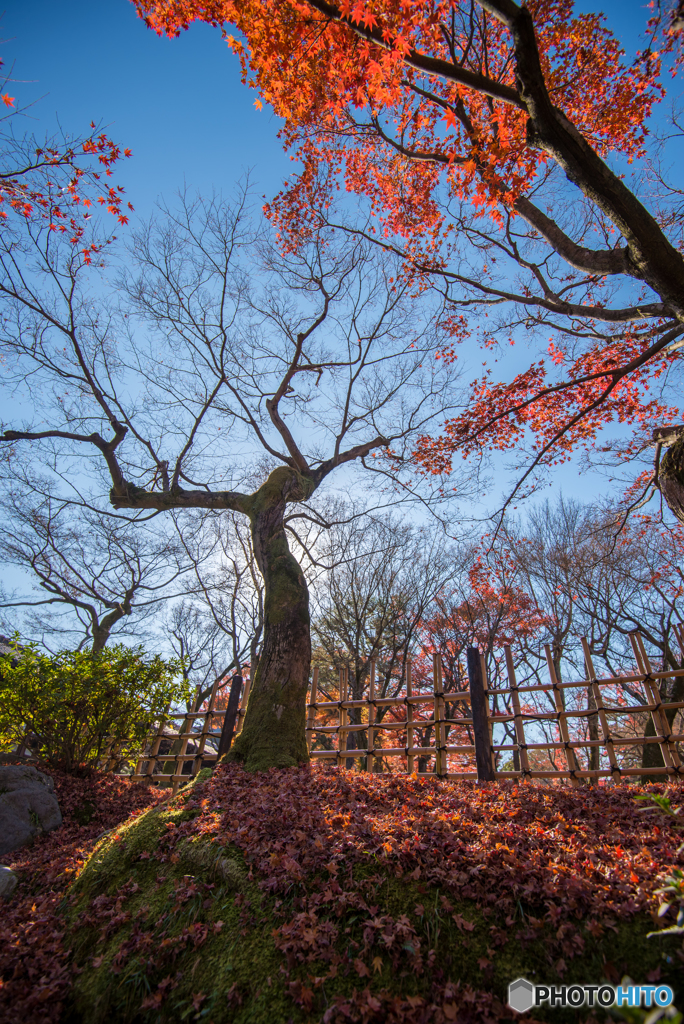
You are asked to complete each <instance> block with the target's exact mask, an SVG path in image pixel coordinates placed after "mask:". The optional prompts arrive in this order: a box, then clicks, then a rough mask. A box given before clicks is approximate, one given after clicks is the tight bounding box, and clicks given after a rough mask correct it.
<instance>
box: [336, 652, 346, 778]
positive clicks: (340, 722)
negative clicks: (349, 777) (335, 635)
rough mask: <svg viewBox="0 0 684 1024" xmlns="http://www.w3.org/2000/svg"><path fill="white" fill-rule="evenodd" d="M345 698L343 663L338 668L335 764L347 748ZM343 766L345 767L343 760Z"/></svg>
mask: <svg viewBox="0 0 684 1024" xmlns="http://www.w3.org/2000/svg"><path fill="white" fill-rule="evenodd" d="M346 699H347V666H346V665H343V666H342V667H341V668H340V708H339V715H338V718H337V764H338V766H339V765H341V764H342V755H343V754H344V753H345V752H346V750H347V732H346V729H345V726H346V724H347V717H348V716H347V709H346V708H345V707H343V704H344V702H345V701H346ZM344 767H345V768H346V767H347V762H346V760H345V763H344Z"/></svg>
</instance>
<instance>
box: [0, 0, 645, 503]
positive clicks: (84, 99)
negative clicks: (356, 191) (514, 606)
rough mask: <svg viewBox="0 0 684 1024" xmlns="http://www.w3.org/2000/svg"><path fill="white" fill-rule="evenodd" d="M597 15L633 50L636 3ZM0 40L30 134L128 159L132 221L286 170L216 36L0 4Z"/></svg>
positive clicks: (571, 483)
mask: <svg viewBox="0 0 684 1024" xmlns="http://www.w3.org/2000/svg"><path fill="white" fill-rule="evenodd" d="M598 6H599V4H596V5H594V4H593V3H592V2H591V0H581V2H580V3H579V4H578V7H579V8H580V9H583V10H596V9H597V7H598ZM601 9H602V10H604V12H605V13H606V15H607V18H608V24H609V26H610V27H611V28H612V29H613V30H614V31H615V32H616V34H618V35H619V36H620V37H621V38H622V40H623V43H624V45H625V46H626V47H627V49H628V51H630V50H631V51H633V50H634V48H635V47H636V46H638V43H639V32H640V31H641V29H642V27H643V25H644V24H645V21H646V17H647V9H646V5H645V3H642V2H639V0H610V2H607V3H606V2H604V3H603V4H602V5H601ZM0 35H1V36H2V38H3V39H4V40H5V43H4V44H3V46H2V49H1V50H0V55H2V56H3V57H4V60H5V63H6V66H8V65H10V64H11V63H12V61H14V78H15V79H17V81H16V82H15V83H13V84H12V85H11V87H10V89H9V91H10V94H11V95H13V96H16V98H17V104H18V105H24V104H26V103H28V102H31V101H33V100H38V101H39V102H38V103H37V104H36V105H35V107H34V108H33V109H32V110H31V111H30V112H29V113H30V114H31V116H32V117H34V118H35V121H34V124H33V129H34V130H35V131H36V132H37V133H38V134H41V132H43V131H44V130H45V129H46V128H50V127H54V125H55V124H56V119H57V118H59V121H60V122H61V124H62V126H63V128H64V129H66V130H67V131H70V132H74V133H81V132H86V131H87V130H88V125H89V123H90V121H92V120H95V121H97V122H102V123H103V124H104V125H107V126H108V133H109V134H110V136H111V137H112V138H113V139H115V140H116V141H117V142H119V143H120V144H121V145H122V146H127V147H130V148H131V149H132V151H133V158H132V159H131V160H128V161H125V163H124V164H123V166H121V167H120V168H119V169H117V170H116V172H115V179H114V180H115V183H116V184H122V185H124V187H125V188H126V191H127V198H128V199H129V200H130V201H131V202H132V203H133V204H134V206H135V208H136V212H137V213H138V214H140V215H142V216H146V215H148V214H149V213H150V212H151V209H152V206H153V203H154V201H155V199H156V198H157V196H159V195H160V194H164V195H165V196H167V197H170V196H171V195H172V193H173V192H174V191H176V190H177V189H178V188H180V187H181V186H182V184H183V181H184V180H185V181H187V183H188V185H190V186H193V187H195V188H198V189H199V190H200V191H208V190H211V189H212V188H217V189H221V188H223V189H225V190H226V191H227V192H230V191H231V188H232V185H233V182H234V181H235V180H236V179H237V178H238V177H240V175H241V174H243V173H244V172H245V171H246V170H248V169H252V170H253V172H254V179H253V180H254V184H255V186H256V190H257V194H258V195H262V194H263V195H266V196H267V197H269V198H270V197H272V196H273V195H274V194H275V193H276V192H277V191H278V189H279V188H280V185H281V183H282V180H283V178H284V177H285V176H286V175H287V174H288V173H289V172H290V170H291V168H292V164H291V163H290V160H289V157H288V156H287V155H286V154H284V153H283V149H282V145H281V143H280V142H279V140H278V139H277V138H276V133H277V130H278V121H277V119H276V118H274V116H273V115H272V114H271V112H270V111H269V110H268V109H267V108H266V107H265V108H264V109H263V110H262V111H257V110H256V109H255V108H254V100H255V98H256V93H255V92H254V91H252V90H249V89H247V88H246V87H245V86H243V85H242V84H241V82H240V73H239V65H238V61H237V59H236V58H235V57H234V56H233V55H232V54H231V53H230V52H229V51H228V48H227V46H226V45H225V43H224V42H223V41H222V39H221V34H220V32H219V31H217V30H216V29H212V28H210V27H208V26H206V25H200V24H195V25H193V26H192V27H191V29H190V31H189V32H184V33H182V34H181V36H180V38H179V39H176V40H169V39H164V38H159V37H158V36H156V35H155V34H154V33H153V32H150V31H149V30H148V29H147V28H146V27H145V25H144V23H143V22H142V21H141V20H140V19H139V18H138V17H137V16H136V12H135V9H134V7H133V5H132V4H131V3H130V2H129V0H9V3H8V6H7V7H6V9H5V14H4V17H3V19H2V30H1V32H0ZM41 97H42V98H41ZM27 127H28V125H27ZM578 483H579V481H578V477H577V470H576V468H574V467H573V466H572V465H570V466H565V467H563V469H562V470H560V471H559V473H558V474H555V475H554V479H553V487H554V490H555V489H556V488H557V487H559V486H562V487H563V488H564V489H565V490H566V491H567V490H569V491H570V492H573V493H574V491H575V490H576V488H577V486H578ZM608 486H609V484H608V481H607V480H606V476H605V475H603V474H600V475H599V474H589V475H583V477H582V481H581V491H582V497H584V498H589V497H591V496H592V495H593V494H597V493H599V492H601V491H605V490H606V489H607V488H608ZM550 493H553V492H550V491H548V490H547V491H546V494H550Z"/></svg>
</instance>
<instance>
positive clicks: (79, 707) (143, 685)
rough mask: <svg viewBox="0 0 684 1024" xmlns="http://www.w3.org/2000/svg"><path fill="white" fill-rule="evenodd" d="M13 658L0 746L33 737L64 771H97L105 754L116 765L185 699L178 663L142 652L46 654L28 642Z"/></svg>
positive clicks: (1, 678)
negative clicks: (167, 711) (157, 721)
mask: <svg viewBox="0 0 684 1024" xmlns="http://www.w3.org/2000/svg"><path fill="white" fill-rule="evenodd" d="M12 660H14V662H15V663H14V664H11V663H10V658H7V659H2V663H1V664H0V746H1V747H2V749H4V750H12V749H15V748H16V747H17V746H18V745H19V744H20V743H21V742H22V741H23V740H24V739H25V738H26V737H27V735H30V737H31V742H30V745H31V749H32V750H33V751H34V752H35V753H36V754H38V755H39V756H40V757H41V758H43V759H44V760H46V761H47V762H48V763H49V764H50V765H51V766H52V767H54V768H60V769H62V770H63V771H66V772H73V771H76V770H78V769H79V768H82V767H88V766H91V767H95V766H96V765H98V764H99V763H100V762H101V761H102V760H103V758H104V757H105V755H107V756H108V757H109V756H111V757H115V758H116V765H115V767H121V765H123V764H124V763H125V761H126V760H127V759H128V758H130V757H134V756H135V755H136V754H137V753H138V751H139V750H140V747H141V745H142V743H143V742H144V740H145V737H146V735H147V733H148V731H149V729H150V725H151V723H152V722H153V721H155V720H157V719H159V718H160V717H162V716H163V715H164V712H165V711H166V709H167V706H168V704H169V703H171V704H175V703H177V702H179V701H183V700H185V699H186V697H187V686H186V684H185V683H183V682H182V681H178V682H176V681H175V676H176V675H177V674H178V673H179V670H180V663H179V662H178V661H163V660H162V659H161V658H160V657H158V656H156V655H155V657H154V658H152V659H148V658H146V657H145V654H144V651H143V649H142V648H141V647H139V648H135V649H130V648H127V647H124V646H123V645H122V644H118V645H117V646H115V647H110V648H107V649H105V650H104V651H102V652H101V653H100V654H96V655H93V654H91V653H90V651H61V652H60V653H59V654H56V655H49V654H42V653H40V651H39V650H38V649H37V647H36V646H35V645H29V646H27V647H24V648H22V649H19V647H17V648H16V654H15V655H14V659H12ZM110 751H111V753H110Z"/></svg>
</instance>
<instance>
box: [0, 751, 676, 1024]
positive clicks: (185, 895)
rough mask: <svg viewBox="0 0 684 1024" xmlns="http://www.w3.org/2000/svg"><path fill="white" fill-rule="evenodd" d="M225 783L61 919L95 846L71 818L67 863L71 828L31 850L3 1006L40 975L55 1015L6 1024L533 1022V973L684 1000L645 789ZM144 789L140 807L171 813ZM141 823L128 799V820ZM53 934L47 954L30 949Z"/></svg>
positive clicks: (234, 774) (663, 857)
mask: <svg viewBox="0 0 684 1024" xmlns="http://www.w3.org/2000/svg"><path fill="white" fill-rule="evenodd" d="M207 775H208V773H202V777H201V778H200V780H199V781H198V782H197V783H196V784H194V785H193V786H191V787H188V788H187V789H186V790H185V791H182V792H181V793H180V794H179V795H178V797H176V798H175V799H173V800H170V801H167V802H164V803H161V804H158V805H157V806H156V807H154V808H152V809H151V810H150V811H149V812H148V813H146V814H143V815H140V814H138V815H137V816H136V817H134V818H133V819H130V820H128V821H126V822H125V823H124V824H123V825H121V827H119V828H117V829H115V830H114V831H113V832H112V833H111V834H109V835H108V836H105V837H104V838H103V839H102V840H101V841H100V843H99V844H98V846H97V848H96V850H95V852H94V854H93V856H92V858H91V859H90V861H89V862H88V864H87V865H86V867H85V868H84V870H82V871H81V873H80V876H79V878H78V879H77V881H75V882H74V883H73V885H72V886H71V887H70V891H69V894H68V897H67V899H65V900H64V901H63V904H62V908H61V914H62V916H60V914H59V912H58V911H59V907H58V906H57V904H58V902H59V899H60V896H61V894H62V893H63V892H64V886H65V877H64V873H65V872H68V871H69V869H70V873H71V876H73V874H74V873H75V871H76V870H78V868H79V867H80V864H81V863H82V861H83V857H84V855H85V853H86V852H87V850H88V849H92V836H91V835H90V833H88V834H87V835H86V834H85V833H83V834H82V835H81V833H80V832H79V831H78V826H76V825H68V828H69V829H70V830H72V831H71V832H70V833H69V834H70V835H71V836H72V838H70V839H68V842H69V843H71V846H70V847H69V850H70V852H69V853H68V855H67V854H65V847H66V846H67V845H68V844H67V843H64V844H63V846H62V847H61V850H60V847H59V833H56V834H55V835H54V836H51V837H45V838H44V839H42V840H40V841H39V842H37V843H36V844H35V846H34V848H33V850H32V851H31V854H30V857H31V864H32V865H35V871H36V875H34V876H33V881H32V882H30V881H29V876H30V871H29V867H30V865H29V863H28V860H27V862H26V867H25V868H24V871H25V875H26V881H25V882H24V890H23V892H20V893H18V895H17V897H16V898H15V899H14V900H13V901H12V902H11V903H10V904H9V907H8V909H10V910H11V916H12V918H13V920H14V922H15V923H14V925H10V924H8V922H7V921H5V922H4V923H3V927H4V928H8V927H9V928H10V929H11V928H14V939H13V941H14V953H13V954H12V955H13V957H14V963H15V964H17V965H19V968H20V974H19V978H18V982H15V981H9V983H8V984H6V986H5V988H4V989H3V990H0V991H2V993H4V995H3V998H4V999H5V1003H4V1006H5V1012H7V1010H8V1009H9V1008H10V1007H11V1006H12V997H13V995H14V997H15V998H16V995H17V993H18V992H19V991H20V990H21V983H22V981H21V979H22V978H23V979H26V978H28V977H29V974H30V972H31V971H33V972H34V977H35V978H41V977H42V975H41V972H43V973H44V975H45V978H46V979H47V980H42V981H40V983H39V991H40V985H42V986H43V989H42V990H43V993H44V1001H43V1002H42V1003H41V1002H35V1001H34V1002H32V1003H31V1002H29V1001H27V999H25V1001H24V1002H23V1003H22V1004H21V1012H19V1013H17V1012H15V1013H14V1016H9V1017H8V1019H11V1020H18V1019H21V1020H22V1021H23V1022H26V1024H33V1022H36V1024H43V1022H45V1024H47V1022H52V1021H56V1020H60V1019H61V1020H62V1021H64V1022H69V1024H72V1022H73V1024H76V1022H81V1024H97V1022H100V1021H102V1022H104V1021H107V1022H108V1024H109V1022H121V1024H128V1022H130V1024H157V1022H163V1021H176V1020H187V1021H194V1020H197V1021H205V1022H206V1024H211V1022H214V1024H222V1022H235V1024H247V1022H249V1024H261V1022H263V1024H281V1022H282V1024H288V1022H290V1021H291V1022H293V1024H295V1022H305V1021H306V1022H309V1021H311V1022H314V1021H316V1022H318V1021H322V1022H325V1024H347V1022H362V1024H381V1022H383V1024H384V1022H385V1021H388V1022H389V1024H393V1022H397V1024H398V1022H408V1024H428V1022H430V1024H432V1022H435V1024H442V1022H449V1021H458V1022H459V1024H471V1022H472V1024H475V1022H478V1024H480V1022H484V1024H487V1022H489V1021H499V1020H506V1019H513V1018H515V1019H518V1020H520V1019H521V1018H520V1017H516V1015H514V1014H513V1013H512V1012H511V1011H508V1010H507V1009H506V1007H505V998H506V989H507V985H508V983H509V981H511V980H513V979H514V978H516V977H517V976H518V975H520V974H523V975H525V976H527V977H528V978H530V980H537V981H538V982H539V983H542V982H543V983H549V982H555V983H560V982H562V983H566V984H567V983H568V982H571V981H577V982H586V983H598V982H600V981H601V980H604V979H605V980H608V981H613V982H619V981H620V979H621V978H622V977H623V976H624V975H629V976H631V977H632V978H633V979H634V980H635V981H636V982H644V983H645V982H648V981H655V980H662V981H664V982H667V983H669V984H670V985H672V986H673V988H674V989H675V991H676V999H678V1000H679V1005H680V1006H681V1004H682V1002H683V1001H684V999H683V996H684V985H683V979H684V950H683V949H682V940H681V936H667V937H664V938H651V939H648V938H646V933H647V932H648V931H651V930H653V929H655V928H661V927H664V926H666V925H668V924H672V923H673V920H672V921H671V920H670V919H669V917H665V918H664V919H660V920H659V921H657V923H654V922H656V919H655V913H656V911H657V908H658V905H659V902H660V901H659V897H658V896H657V894H656V892H655V890H656V889H657V888H658V886H659V883H660V879H661V878H662V877H663V876H664V875H666V874H667V873H668V872H669V870H670V869H671V868H672V867H673V866H674V865H675V864H677V863H678V860H677V857H676V853H675V851H676V849H677V847H678V845H679V843H680V842H681V838H682V837H681V835H680V833H679V832H678V830H677V828H676V827H675V825H676V822H675V821H674V820H673V819H672V818H669V817H667V816H666V815H665V814H661V813H660V812H654V813H648V814H643V813H638V807H639V806H640V805H638V804H636V803H635V802H634V796H635V793H636V792H637V790H635V788H634V787H630V788H629V789H628V788H626V787H625V788H617V787H610V786H609V787H606V788H601V789H598V790H589V789H585V790H572V789H569V788H562V789H561V788H558V789H555V788H551V787H542V786H531V785H520V786H516V785H514V784H512V783H504V784H491V785H488V786H477V785H473V784H470V783H444V782H438V781H437V780H432V779H422V778H421V779H417V778H406V777H404V776H387V775H385V776H371V775H367V774H356V773H351V772H345V771H343V770H330V769H326V768H323V767H317V766H313V767H311V768H302V769H288V770H281V771H270V772H267V773H264V774H261V775H249V774H247V773H245V772H244V771H243V770H242V769H240V768H239V767H237V766H232V765H225V766H220V767H219V768H218V769H217V770H216V772H215V773H214V775H213V776H210V777H207ZM56 781H57V780H56ZM92 785H98V786H102V787H103V790H102V792H103V794H104V793H106V792H107V788H106V782H105V781H103V780H97V782H93V783H92ZM118 785H120V786H121V785H122V784H121V783H119V784H118ZM124 788H125V786H124ZM653 791H654V792H655V791H657V792H661V793H663V792H667V793H668V795H669V796H670V797H671V798H672V800H673V802H675V803H676V801H677V797H681V795H682V791H681V789H674V788H671V789H670V790H665V789H663V788H662V787H661V788H658V789H656V788H655V787H654V789H653ZM128 792H129V794H130V796H129V800H130V802H131V803H133V802H134V801H137V804H135V807H140V806H141V804H142V803H144V801H145V800H147V801H148V802H153V801H155V800H158V799H159V795H158V793H156V792H154V791H149V790H147V791H142V789H141V787H133V786H129V787H128ZM60 795H61V794H60ZM641 806H643V805H641ZM128 809H129V805H125V800H124V799H123V798H121V812H122V813H121V817H122V818H123V817H124V816H125V814H127V813H128ZM101 813H102V812H101ZM99 827H100V830H102V829H103V828H105V827H107V826H106V825H104V824H101V825H100V826H99ZM87 828H88V829H90V828H91V826H90V825H89V826H87ZM62 838H63V840H67V838H68V834H67V832H66V831H64V834H63V837H62ZM79 842H80V846H78V848H77V845H76V844H77V843H79ZM43 846H44V847H45V849H46V855H43V856H42V857H39V854H38V851H39V850H40V849H41V848H42V847H43ZM48 847H49V848H50V850H51V851H52V856H54V857H55V858H58V857H59V858H60V861H56V867H55V871H56V875H55V879H54V881H53V883H52V888H51V890H49V893H50V894H49V895H48V886H49V885H50V883H49V882H48V880H47V877H43V878H40V877H38V876H40V875H41V872H43V871H44V869H45V866H46V865H47V864H48V862H49V860H50V855H49V854H48V853H47V850H48ZM680 860H681V858H680ZM60 862H61V865H62V866H61V867H58V866H57V865H58V863H60ZM31 884H32V885H34V886H35V890H36V892H37V893H42V895H40V896H39V899H41V900H42V901H43V903H42V906H43V907H44V909H43V910H42V911H41V909H40V905H39V903H38V901H35V907H36V909H35V910H34V909H32V907H31V905H30V897H29V890H28V888H27V887H28V886H29V885H31ZM50 901H51V902H50ZM22 913H23V914H24V915H26V920H25V922H23V923H22V924H21V925H19V924H18V923H17V922H18V920H19V919H20V918H21V915H22ZM65 925H67V930H66V935H65V934H64V928H65ZM43 934H45V936H46V938H45V939H43V938H42V936H43ZM39 935H40V936H41V943H42V946H43V948H44V950H45V953H44V954H42V953H41V954H39V953H38V951H37V950H36V949H34V948H33V946H32V945H31V943H32V942H33V941H35V940H36V937H37V936H39ZM3 944H4V943H2V942H0V949H1V948H2V945H3ZM51 944H52V945H51ZM67 949H71V950H72V954H71V956H70V955H68V954H67V952H66V950H67ZM52 951H54V957H53V960H52V961H50V956H51V953H52ZM2 955H3V956H4V955H5V951H4V950H3V954H2ZM10 966H11V965H10ZM22 972H23V973H22ZM50 979H51V980H50ZM24 984H25V981H24ZM12 986H14V988H13V989H12ZM17 986H18V987H17ZM50 986H52V988H51V990H50V994H47V993H48V989H49V988H50ZM8 994H9V998H8ZM60 1001H61V1002H63V1003H64V1009H63V1010H62V1011H61V1014H62V1015H61V1018H60V1011H59V1008H58V1004H59V1002H60ZM15 1005H17V1004H15ZM55 1007H57V1009H54V1008H55ZM41 1014H42V1016H41ZM539 1019H549V1020H555V1019H558V1020H562V1019H567V1020H573V1021H580V1020H582V1021H589V1020H592V1019H593V1018H592V1017H591V1016H590V1015H589V1011H587V1010H582V1011H567V1016H565V1017H563V1014H562V1013H560V1012H558V1011H556V1012H554V1013H552V1012H551V1011H545V1012H544V1013H542V1014H540V1015H539ZM597 1019H598V1020H603V1019H605V1018H604V1016H603V1011H600V1012H599V1013H598V1017H597Z"/></svg>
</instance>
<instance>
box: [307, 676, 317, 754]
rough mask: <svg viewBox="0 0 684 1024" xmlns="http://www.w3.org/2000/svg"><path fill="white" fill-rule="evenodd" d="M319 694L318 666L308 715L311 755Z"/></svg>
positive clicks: (308, 747) (313, 680)
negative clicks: (317, 696)
mask: <svg viewBox="0 0 684 1024" xmlns="http://www.w3.org/2000/svg"><path fill="white" fill-rule="evenodd" d="M317 693H318V665H316V666H314V670H313V679H312V680H311V693H310V695H309V707H308V710H307V714H306V747H307V750H308V751H309V753H311V747H312V746H313V741H314V728H313V726H314V721H315V718H316V695H317Z"/></svg>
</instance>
